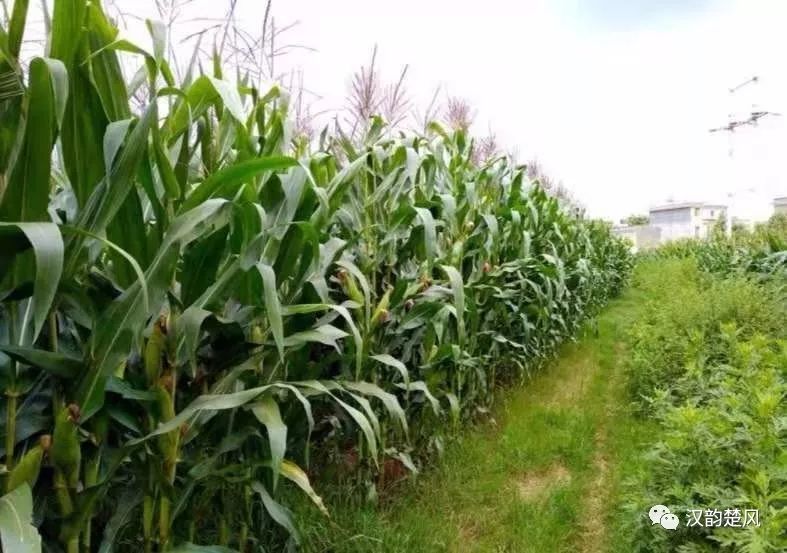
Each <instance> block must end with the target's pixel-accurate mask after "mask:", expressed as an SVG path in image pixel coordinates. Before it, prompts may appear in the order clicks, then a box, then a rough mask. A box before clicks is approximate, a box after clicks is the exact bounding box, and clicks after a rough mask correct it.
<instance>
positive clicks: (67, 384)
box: [0, 0, 631, 553]
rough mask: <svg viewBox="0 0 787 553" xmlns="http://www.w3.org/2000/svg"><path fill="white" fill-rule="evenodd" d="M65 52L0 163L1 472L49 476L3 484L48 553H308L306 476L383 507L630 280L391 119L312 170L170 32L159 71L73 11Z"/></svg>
mask: <svg viewBox="0 0 787 553" xmlns="http://www.w3.org/2000/svg"><path fill="white" fill-rule="evenodd" d="M16 5H17V6H18V5H22V4H21V3H18V4H16ZM20 9H21V8H20ZM20 17H21V16H20ZM51 28H52V36H51V37H50V40H49V43H50V45H51V46H50V55H51V56H52V58H53V59H49V60H44V59H43V58H37V59H35V60H34V61H33V62H31V64H30V71H29V79H28V81H27V83H26V87H24V88H23V90H22V97H23V104H24V107H25V110H24V112H25V113H26V114H27V115H28V117H27V119H26V118H25V117H23V116H22V112H21V111H19V110H16V109H15V104H14V102H18V101H19V97H18V96H9V97H5V96H0V115H1V116H2V117H4V118H8V119H13V118H14V117H17V119H16V120H14V121H12V123H13V124H15V125H17V126H18V127H19V128H20V132H18V133H17V136H16V139H15V140H16V142H15V143H14V144H13V145H12V147H11V148H10V149H9V150H8V151H9V152H10V151H13V152H14V155H13V156H12V155H9V156H7V157H3V158H1V159H0V162H2V163H0V167H2V168H3V173H2V175H0V176H1V177H2V180H1V181H0V184H4V186H3V187H0V190H2V191H3V192H4V194H3V196H2V198H0V213H2V214H3V218H4V220H7V221H9V222H8V223H5V222H4V223H3V224H2V226H0V243H2V248H3V249H2V251H3V254H4V255H3V258H2V259H0V300H2V303H1V304H0V352H3V353H0V386H2V389H3V392H4V394H5V397H6V399H7V401H6V402H4V408H3V413H2V414H3V422H2V423H1V424H2V427H1V429H2V432H1V433H2V434H3V435H4V436H6V440H5V444H4V448H3V451H2V452H1V453H0V454H2V455H3V457H4V459H5V465H6V469H7V471H8V474H13V471H14V468H15V467H16V466H23V463H32V461H36V463H32V464H34V465H35V467H36V469H37V472H34V473H33V472H31V474H27V475H23V476H20V477H19V478H11V477H8V476H6V477H4V481H3V483H4V485H5V487H6V488H9V487H10V486H11V483H14V485H16V483H17V482H26V483H29V484H31V485H32V487H33V492H34V497H35V503H36V508H37V512H39V513H40V516H39V517H37V520H40V521H41V522H40V528H39V529H40V531H41V535H42V536H43V540H44V541H45V543H47V544H50V545H52V546H53V547H54V546H55V544H58V545H57V547H59V548H60V549H62V550H65V551H66V552H67V553H75V552H77V551H92V550H95V549H99V550H101V551H111V550H113V549H116V550H135V551H137V550H144V551H153V550H158V551H165V550H171V549H175V550H183V551H191V550H194V551H198V550H200V549H199V548H198V547H197V546H195V545H192V544H194V543H202V544H205V543H207V544H217V545H218V546H221V547H224V548H226V547H233V548H236V549H238V550H241V551H246V550H251V549H252V548H254V547H263V546H264V547H268V546H270V547H274V548H276V547H281V546H283V545H285V544H286V543H289V544H290V545H296V544H297V543H298V542H299V535H298V529H297V524H296V521H295V520H293V516H292V514H291V512H290V511H289V509H288V508H287V506H286V503H287V501H288V494H289V495H291V494H292V493H296V491H298V490H299V492H302V493H303V494H305V496H306V497H308V498H309V499H310V500H311V501H312V502H313V503H314V504H315V505H316V506H317V508H318V509H321V510H322V509H324V506H323V504H322V500H321V499H320V497H319V495H317V493H316V492H315V491H314V489H313V487H312V484H311V482H310V477H311V479H312V480H314V478H315V477H317V479H319V478H321V477H323V475H325V474H330V470H331V467H335V466H337V465H338V464H340V462H339V461H338V460H339V459H346V458H350V457H351V458H353V459H354V461H353V463H352V466H351V467H350V469H349V470H348V472H349V476H350V478H351V479H352V480H354V481H355V482H356V483H358V484H359V485H360V486H362V487H363V488H364V489H365V491H366V492H367V493H368V495H369V496H370V497H373V496H374V492H375V487H374V486H375V482H376V481H377V475H378V474H379V472H380V471H381V470H383V469H384V467H386V466H390V462H391V460H397V462H399V463H401V464H402V466H405V467H410V468H415V466H416V464H417V462H418V460H419V459H420V458H421V457H425V456H427V455H430V454H433V453H434V452H435V451H438V450H439V449H440V448H441V444H442V437H441V436H440V432H441V428H443V427H444V425H443V424H442V422H443V421H447V420H451V421H453V422H454V423H459V422H460V421H462V420H466V419H468V418H471V417H474V416H475V415H476V414H477V412H478V411H479V410H482V409H484V408H485V407H487V406H488V405H489V404H490V403H491V401H492V398H493V393H494V389H495V387H496V386H497V385H498V384H500V383H504V382H506V381H511V380H514V379H517V378H520V377H522V376H523V375H524V374H527V373H528V372H529V371H532V370H533V369H535V368H537V367H538V366H539V364H540V363H541V362H542V361H543V360H544V359H546V358H547V357H548V356H550V355H551V354H552V353H553V352H554V351H555V348H556V347H557V346H558V345H559V344H560V343H562V342H564V341H565V340H566V339H570V338H571V337H572V336H573V335H574V333H575V332H576V330H577V329H578V328H579V325H581V323H582V321H583V320H585V319H586V318H587V317H588V316H590V315H592V314H593V313H595V312H596V311H597V310H598V309H599V308H600V307H601V306H602V305H603V304H604V303H605V302H606V301H607V299H608V298H610V297H611V296H612V295H614V294H615V293H617V292H618V291H619V290H620V288H621V287H622V286H623V285H624V283H625V281H626V278H627V275H628V272H629V268H630V265H631V260H630V258H629V255H628V253H627V248H626V246H625V245H624V244H623V243H622V242H620V241H619V240H617V239H615V238H614V237H613V236H612V235H611V233H610V231H609V228H608V227H607V226H605V225H603V224H601V223H598V222H593V221H586V220H584V219H582V218H579V217H577V216H576V215H574V214H571V213H568V212H566V211H564V210H563V209H562V208H561V207H560V205H559V203H558V201H557V200H555V199H553V198H550V197H549V196H548V195H547V194H546V193H545V192H544V190H543V189H541V188H540V187H539V186H538V185H534V184H532V183H530V182H529V181H528V180H527V179H526V177H525V175H524V168H523V167H518V166H514V165H512V164H511V163H510V162H509V161H508V160H505V159H500V158H499V159H494V160H491V161H489V162H488V163H485V164H483V165H479V164H477V163H475V162H474V161H473V160H472V157H471V152H472V147H471V145H469V143H470V142H471V141H470V140H468V138H467V137H466V136H465V135H464V134H463V133H462V132H457V133H454V134H448V133H446V132H445V131H443V130H442V129H440V128H439V127H437V126H434V127H433V128H432V131H431V133H430V134H429V135H427V136H399V137H390V136H388V134H387V133H384V132H383V129H384V124H383V123H382V121H380V120H379V119H374V120H373V121H372V124H371V125H370V126H369V129H370V130H369V133H368V135H367V136H365V137H363V139H362V140H361V141H360V142H357V143H350V142H349V141H347V140H346V139H345V138H344V137H338V138H334V137H331V136H329V135H327V134H326V135H325V136H324V138H323V140H322V143H321V144H320V146H319V148H317V149H316V151H314V152H313V153H308V152H307V149H308V148H306V147H305V145H304V144H303V143H302V142H301V143H298V144H293V143H292V140H291V137H290V131H289V129H290V128H291V125H290V122H289V120H288V114H287V104H288V97H287V94H286V93H285V92H284V91H282V90H281V89H279V88H278V87H273V88H272V89H271V90H269V91H259V90H256V89H253V88H250V87H248V86H246V84H245V83H244V78H243V77H242V76H241V77H240V81H241V82H240V83H237V86H236V85H234V84H230V83H229V82H226V81H223V80H220V79H217V78H213V77H208V76H201V77H199V78H197V79H195V80H194V81H193V82H191V83H190V84H184V85H183V86H182V87H181V88H177V83H175V82H173V79H172V72H171V71H170V70H169V68H168V65H167V61H166V60H165V59H163V58H162V56H161V53H162V52H165V51H166V48H165V46H164V45H163V44H162V40H164V37H163V34H162V33H161V29H160V26H158V25H156V24H152V23H151V24H150V25H149V29H150V31H151V34H152V40H153V44H154V48H153V53H152V54H151V53H148V52H147V51H146V50H144V49H142V48H140V47H137V46H135V45H132V44H130V43H128V42H127V41H123V40H116V35H117V30H116V29H115V28H114V27H113V26H112V25H111V24H110V22H109V21H108V20H107V18H106V16H105V15H104V13H103V11H102V9H101V5H100V3H98V2H88V1H87V0H56V1H55V3H54V10H53V19H52V27H51ZM120 52H124V55H128V53H131V54H133V55H134V56H139V58H138V59H139V60H140V61H141V71H142V72H141V75H143V76H144V77H145V79H146V84H144V85H142V86H147V90H148V97H149V103H148V105H147V106H145V107H144V108H143V109H142V110H140V113H133V112H132V110H131V108H130V104H129V98H128V94H129V93H128V89H129V88H131V87H129V86H127V83H126V81H125V79H124V77H123V75H122V73H121V71H120V63H119V58H118V56H119V55H120ZM3 63H4V64H5V65H4V66H3V68H5V69H9V70H11V71H12V72H17V71H18V72H19V73H18V74H20V75H21V69H19V67H18V60H16V59H15V58H14V59H8V60H5V61H4V62H3ZM6 66H7V67H6ZM15 74H17V73H15ZM66 90H67V91H68V93H67V94H66V93H65V91H66ZM165 108H166V109H165ZM33 118H35V120H36V121H38V123H35V124H36V125H41V126H42V128H41V129H38V128H37V127H36V129H35V132H34V130H33V129H32V128H30V127H28V128H26V129H25V124H28V125H29V124H31V121H32V120H33ZM21 129H25V131H24V132H22V131H21ZM3 137H4V138H5V135H3ZM55 151H57V154H55ZM3 152H6V150H5V149H3V150H1V151H0V153H3ZM31 191H32V192H34V194H33V195H29V192H31ZM6 252H9V255H6ZM37 447H40V448H41V461H40V463H39V462H37V460H38V454H36V455H35V456H33V457H31V458H30V459H32V461H30V460H28V457H27V456H28V453H29V452H30V451H32V450H33V448H37ZM381 467H383V468H382V469H381ZM307 471H308V472H307ZM307 474H308V476H307ZM280 477H284V478H280ZM285 480H286V482H285ZM9 491H12V490H9ZM212 550H224V549H212Z"/></svg>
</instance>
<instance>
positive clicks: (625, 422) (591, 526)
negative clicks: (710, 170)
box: [306, 288, 643, 553]
mask: <svg viewBox="0 0 787 553" xmlns="http://www.w3.org/2000/svg"><path fill="white" fill-rule="evenodd" d="M638 294H639V292H638V290H637V289H636V288H634V289H631V290H630V291H629V292H627V293H626V294H625V295H624V296H623V298H621V299H618V300H616V301H614V302H613V303H612V304H611V305H610V306H609V307H608V308H607V309H606V310H605V311H604V312H603V313H602V314H601V315H600V317H599V319H598V325H597V330H596V329H593V328H591V329H590V330H589V331H587V332H586V333H585V336H584V337H582V338H581V339H580V340H579V341H578V342H577V343H574V344H569V345H566V346H565V347H564V348H563V350H562V351H561V352H560V355H559V356H558V357H557V359H556V360H555V361H554V362H553V363H551V365H550V366H548V367H547V368H546V369H545V370H544V371H543V372H542V373H541V374H539V375H538V376H537V377H535V378H534V379H533V380H532V381H531V382H530V383H528V384H527V385H526V386H524V387H522V388H520V389H516V390H512V391H511V392H509V393H508V395H507V397H506V398H505V400H504V401H502V402H501V405H500V406H499V408H498V409H497V410H496V412H495V416H494V417H493V418H492V419H491V420H490V421H489V422H487V423H485V424H484V425H481V426H479V427H477V428H475V429H474V430H472V431H469V432H467V433H466V434H464V435H463V436H462V437H461V438H460V439H459V440H458V441H457V442H455V443H453V444H452V445H451V446H450V447H449V448H448V450H447V451H446V455H445V461H444V462H443V463H442V464H441V466H440V467H439V468H436V469H434V470H430V471H428V472H427V474H424V475H422V476H421V477H420V478H419V479H418V481H417V482H416V483H415V484H414V485H412V486H409V487H408V489H407V490H404V491H403V492H402V493H401V494H399V495H398V496H397V497H396V498H395V499H394V500H393V502H392V503H391V504H389V505H387V506H386V507H385V508H380V509H374V508H371V507H370V508H367V509H361V510H358V509H352V510H349V509H348V510H347V511H346V512H343V511H342V510H341V509H339V511H338V512H335V513H334V520H333V523H332V524H331V525H330V528H324V527H319V526H318V527H314V528H308V529H307V540H306V541H307V543H308V544H309V546H308V549H309V550H311V551H335V552H361V551H390V552H422V551H423V552H441V551H444V552H511V553H514V552H516V553H520V552H530V551H532V552H539V553H549V552H561V551H566V552H572V553H573V552H587V553H596V552H604V551H613V550H615V542H616V537H615V528H614V509H610V505H612V504H614V503H615V500H616V498H615V495H616V493H617V490H618V489H619V486H620V482H621V480H622V479H623V478H624V477H625V474H623V471H622V470H621V467H623V466H626V465H627V463H628V462H630V461H631V460H632V459H633V457H634V455H635V453H636V451H637V442H638V439H639V438H640V436H641V434H642V431H643V428H642V424H641V423H639V422H637V421H635V420H633V419H631V418H630V417H629V415H628V413H627V409H626V399H625V390H624V387H625V382H624V377H623V374H622V368H623V367H622V361H623V360H624V358H625V355H626V351H625V345H624V342H623V332H624V330H625V328H626V326H627V325H628V324H629V322H630V321H631V320H633V319H634V318H636V317H637V314H638V310H639V309H641V305H642V302H641V301H639V300H641V298H640V297H639V296H638Z"/></svg>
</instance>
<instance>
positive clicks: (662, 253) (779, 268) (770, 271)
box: [645, 214, 787, 283]
mask: <svg viewBox="0 0 787 553" xmlns="http://www.w3.org/2000/svg"><path fill="white" fill-rule="evenodd" d="M645 256H646V257H658V258H662V259H664V258H686V257H693V258H695V259H696V260H697V263H698V265H699V267H700V268H701V269H702V270H704V271H709V272H713V273H717V274H721V275H730V274H734V273H738V274H740V273H750V274H753V275H756V276H758V277H759V278H760V279H763V280H776V281H778V282H781V283H786V282H787V216H785V215H784V214H776V215H773V216H772V217H771V218H770V219H769V220H768V221H767V222H765V223H761V224H758V225H757V226H756V227H755V229H754V230H753V231H748V230H746V229H743V228H739V229H736V228H733V232H732V236H731V237H727V236H725V234H724V228H723V227H722V226H717V228H716V229H714V232H713V234H712V236H711V238H710V239H709V240H696V239H685V240H676V241H673V242H669V243H667V244H665V245H663V246H661V247H660V248H659V249H658V250H656V251H655V252H653V253H648V254H646V255H645Z"/></svg>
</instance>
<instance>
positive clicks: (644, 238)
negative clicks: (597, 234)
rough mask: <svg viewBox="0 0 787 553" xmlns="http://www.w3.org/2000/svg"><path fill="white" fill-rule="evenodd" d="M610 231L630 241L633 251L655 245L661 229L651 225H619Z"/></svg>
mask: <svg viewBox="0 0 787 553" xmlns="http://www.w3.org/2000/svg"><path fill="white" fill-rule="evenodd" d="M612 233H613V234H615V235H616V236H620V237H621V238H625V239H626V240H628V241H629V242H631V251H632V252H634V253H636V252H638V251H642V250H648V249H651V248H655V247H657V246H658V245H659V242H660V239H661V230H660V229H659V228H658V227H654V226H653V225H619V226H614V227H612Z"/></svg>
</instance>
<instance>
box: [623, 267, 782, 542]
mask: <svg viewBox="0 0 787 553" xmlns="http://www.w3.org/2000/svg"><path fill="white" fill-rule="evenodd" d="M635 279H636V280H637V281H638V283H639V284H640V286H643V287H645V288H646V289H649V290H651V291H655V290H659V292H657V293H654V294H653V296H655V297H658V298H659V301H658V302H655V301H652V302H651V303H650V304H649V305H648V306H647V314H646V316H645V317H644V318H643V319H642V320H640V321H639V322H637V323H636V324H635V325H634V327H633V328H632V330H631V334H630V360H629V364H628V371H629V376H630V383H631V392H632V394H633V399H634V401H635V404H636V405H637V407H638V411H639V413H640V414H641V415H643V416H646V417H648V418H649V419H651V420H653V421H655V422H656V424H657V426H658V428H659V432H658V434H657V435H654V436H653V439H652V441H651V442H650V446H649V449H648V451H647V453H646V454H645V457H644V459H643V463H641V467H642V469H641V470H640V471H639V472H637V473H636V474H633V475H631V479H630V481H629V482H628V483H627V490H628V492H627V503H626V506H625V508H624V511H625V512H624V513H623V514H622V520H624V521H625V522H624V524H625V525H628V526H629V528H628V530H629V532H628V535H630V537H631V543H630V547H631V550H632V551H665V552H666V551H682V552H700V551H742V552H746V553H754V552H776V551H784V550H785V547H787V534H785V531H784V529H785V528H787V431H786V427H785V424H784V421H785V420H787V401H785V400H786V399H787V383H786V377H787V371H786V370H785V369H786V368H787V341H785V339H784V337H785V328H786V327H785V322H786V321H785V317H786V316H787V310H785V308H784V303H783V296H782V295H781V293H780V292H779V290H778V289H777V288H775V287H773V286H766V285H764V284H758V283H756V282H754V281H752V280H749V279H745V278H742V277H740V276H735V277H731V278H729V279H724V280H719V279H718V278H716V277H709V276H708V275H707V274H705V273H701V272H700V271H699V270H698V268H697V265H696V262H695V261H694V260H693V259H691V258H689V259H682V260H680V259H665V260H661V261H655V262H647V263H643V264H641V265H640V266H639V267H638V268H637V271H636V273H635ZM665 292H666V293H665ZM656 504H663V505H667V506H668V507H669V508H670V509H672V512H673V513H676V514H678V515H679V517H680V518H681V525H680V526H679V528H678V529H677V530H676V531H666V530H665V529H663V528H662V527H661V526H659V525H655V526H654V525H652V524H651V521H650V520H649V519H648V517H647V512H648V510H649V509H650V507H651V506H653V505H656ZM734 508H739V509H744V510H745V509H758V510H759V516H760V523H761V524H760V526H748V527H746V528H716V527H713V528H701V527H696V526H695V527H687V525H686V522H687V516H686V515H687V513H688V511H689V510H697V509H702V510H705V509H719V510H724V509H734Z"/></svg>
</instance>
